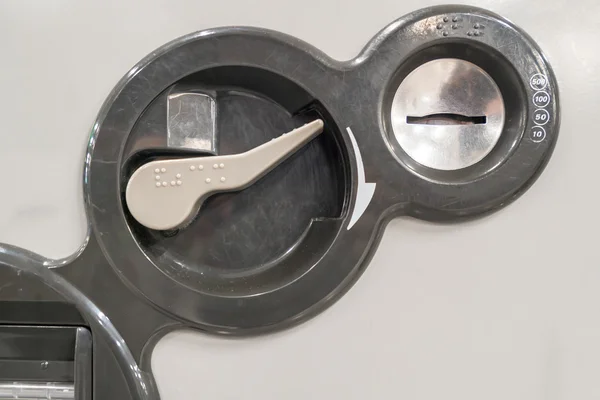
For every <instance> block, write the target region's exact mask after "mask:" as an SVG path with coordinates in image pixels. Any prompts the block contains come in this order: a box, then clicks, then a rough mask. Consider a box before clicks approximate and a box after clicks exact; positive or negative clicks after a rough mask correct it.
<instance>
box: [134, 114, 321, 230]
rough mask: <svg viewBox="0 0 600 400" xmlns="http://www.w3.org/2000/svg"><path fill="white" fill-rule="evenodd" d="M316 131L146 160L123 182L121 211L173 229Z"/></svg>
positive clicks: (317, 126) (307, 128) (311, 127)
mask: <svg viewBox="0 0 600 400" xmlns="http://www.w3.org/2000/svg"><path fill="white" fill-rule="evenodd" d="M322 131H323V121H322V120H320V119H318V120H315V121H312V122H310V123H308V124H306V125H304V126H302V127H300V128H297V129H294V130H293V131H291V132H289V133H285V134H283V135H281V136H280V137H278V138H275V139H273V140H271V141H270V142H267V143H265V144H263V145H261V146H258V147H255V148H254V149H252V150H249V151H247V152H245V153H241V154H233V155H225V156H214V157H210V156H209V157H193V158H180V159H175V160H159V161H152V162H149V163H147V164H144V165H142V166H141V167H140V168H138V169H137V170H136V171H135V172H134V173H133V175H132V176H131V178H130V179H129V182H128V184H127V190H126V193H125V198H126V202H127V207H128V208H129V211H130V212H131V215H133V217H134V218H135V219H136V220H137V221H138V222H139V223H140V224H142V225H144V226H146V227H148V228H151V229H158V230H166V229H173V228H176V227H179V226H181V225H184V224H185V223H187V222H188V221H189V220H190V219H191V218H193V217H194V215H195V214H196V212H197V211H198V209H199V208H200V206H201V205H202V202H203V201H204V200H205V199H206V198H207V197H208V196H210V195H211V194H214V193H217V192H229V191H235V190H240V189H244V188H246V187H248V186H249V185H251V184H252V183H254V182H256V181H257V180H259V179H260V178H261V177H262V176H264V175H265V174H267V173H268V172H269V171H270V170H271V169H273V168H274V167H276V166H277V165H278V164H279V163H280V162H282V161H283V160H285V159H286V158H288V157H289V156H290V155H292V154H293V153H294V152H296V150H298V149H299V148H301V147H302V146H304V145H305V144H306V143H308V142H309V141H310V140H312V139H313V138H314V137H315V136H317V135H318V134H320V133H321V132H322Z"/></svg>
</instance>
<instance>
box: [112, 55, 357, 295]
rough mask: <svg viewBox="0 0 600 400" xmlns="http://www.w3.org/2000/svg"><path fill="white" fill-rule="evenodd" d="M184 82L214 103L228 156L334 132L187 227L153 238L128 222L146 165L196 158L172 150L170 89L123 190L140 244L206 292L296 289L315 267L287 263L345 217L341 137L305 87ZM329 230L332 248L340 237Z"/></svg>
mask: <svg viewBox="0 0 600 400" xmlns="http://www.w3.org/2000/svg"><path fill="white" fill-rule="evenodd" d="M178 83H179V84H185V86H186V87H189V88H193V89H198V90H205V91H210V92H211V93H213V94H214V95H215V99H216V103H217V117H216V121H217V122H216V127H217V135H218V154H220V155H225V154H235V153H241V152H244V151H247V150H250V149H252V148H254V147H256V146H259V145H261V144H263V143H265V142H267V141H269V140H271V139H272V138H274V137H277V136H279V135H281V134H283V133H285V132H289V131H290V130H292V129H294V128H295V127H297V126H300V125H303V124H304V123H306V122H309V121H311V120H314V119H315V118H321V119H323V120H324V121H325V130H324V132H323V133H322V134H321V135H319V136H318V137H317V138H315V139H314V140H313V141H311V142H310V143H309V144H307V145H306V146H305V147H303V148H302V149H300V150H299V151H298V152H297V153H296V154H294V155H292V156H291V157H290V158H289V159H287V160H286V161H284V162H283V163H282V164H280V165H279V166H278V167H276V168H275V169H274V170H272V171H271V172H269V173H268V174H267V175H266V176H264V177H263V178H262V179H261V180H259V181H258V182H256V183H255V184H253V185H252V186H250V187H248V188H247V189H244V190H242V191H238V192H232V193H223V194H216V195H214V196H212V197H210V198H209V199H207V200H206V201H205V203H204V204H203V206H202V208H201V209H200V211H199V213H198V215H197V216H196V217H195V218H194V220H193V221H192V222H191V223H190V224H189V225H188V226H186V227H185V228H182V229H180V230H178V231H155V230H151V229H148V228H146V227H144V226H142V225H141V224H139V223H138V222H137V221H136V220H135V219H134V218H133V217H132V216H131V215H130V214H129V213H128V211H127V206H126V203H125V201H124V190H125V188H126V184H127V181H128V178H129V176H130V175H131V174H132V173H133V171H135V169H136V168H137V167H139V166H140V165H141V164H144V163H146V162H148V161H150V160H152V159H156V158H160V157H178V156H184V155H189V154H190V153H189V152H182V151H173V150H172V149H166V148H165V146H166V132H167V111H166V103H167V96H168V90H166V91H165V92H163V93H161V94H160V95H159V96H157V97H156V99H155V100H154V101H153V102H152V103H151V104H150V105H149V106H148V107H147V109H146V110H145V111H144V112H143V114H142V115H141V116H140V118H139V120H138V121H137V122H136V124H135V126H134V128H133V129H132V131H131V133H130V135H129V137H128V140H127V143H126V146H125V149H124V153H123V154H124V157H123V160H124V162H123V165H122V166H121V171H122V176H121V182H120V190H121V197H122V201H123V209H124V210H125V213H126V218H127V221H128V224H129V226H130V229H131V232H132V234H133V236H134V238H135V240H136V241H137V243H138V245H139V246H140V248H141V249H142V250H143V252H144V253H145V254H146V255H147V257H148V258H149V259H150V260H151V261H152V262H153V264H154V265H155V266H156V268H158V269H160V270H161V271H162V272H164V273H165V274H166V275H168V276H170V277H171V278H172V279H174V280H175V281H177V282H179V283H181V284H183V285H185V286H187V287H189V288H191V289H193V290H197V291H200V292H204V293H212V294H216V295H222V296H239V295H248V294H254V293H262V292H265V291H270V290H273V289H276V288H277V287H280V286H283V285H285V284H286V283H288V282H291V281H293V280H294V279H296V278H297V277H299V276H300V275H302V274H303V273H305V272H306V270H307V269H308V268H310V266H311V265H310V263H308V262H307V263H289V262H288V263H282V262H283V261H285V260H286V259H287V258H288V257H292V256H294V257H298V254H297V253H298V252H299V251H301V250H302V243H303V239H304V237H305V236H306V233H307V231H308V229H317V228H318V225H319V224H318V221H320V220H324V219H332V218H339V217H340V216H341V215H342V214H343V213H344V212H345V211H344V207H345V204H346V197H347V195H348V191H349V188H348V187H347V183H348V182H349V179H348V167H347V165H348V164H347V163H348V161H347V155H346V154H345V152H344V151H343V150H342V147H341V146H340V143H341V134H340V131H339V128H338V127H337V126H336V124H335V122H334V121H333V119H332V117H331V115H330V114H329V113H328V112H327V110H326V109H325V108H324V107H323V106H322V105H321V104H320V103H319V102H318V101H316V100H315V99H313V98H312V96H311V95H310V94H309V93H307V92H306V91H305V90H304V89H303V88H301V87H300V86H298V85H297V84H295V83H294V82H292V81H290V80H288V79H287V78H284V77H282V76H280V75H277V74H275V73H272V72H270V71H266V70H263V69H259V68H254V67H247V66H227V67H217V68H211V69H207V70H203V71H201V72H198V73H195V74H192V75H190V76H188V77H186V78H184V79H183V80H181V81H180V82H178ZM196 155H198V153H196ZM206 156H207V157H210V155H208V154H206ZM324 231H326V233H324V234H323V239H324V244H326V245H328V244H329V243H331V242H333V239H334V238H335V236H336V234H337V232H331V231H327V230H324ZM294 253H296V254H294ZM282 264H285V265H286V267H285V268H283V270H282V268H279V267H280V266H281V265H282ZM290 264H292V265H291V266H290Z"/></svg>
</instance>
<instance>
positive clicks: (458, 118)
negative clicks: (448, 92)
mask: <svg viewBox="0 0 600 400" xmlns="http://www.w3.org/2000/svg"><path fill="white" fill-rule="evenodd" d="M486 122H487V117H486V116H485V115H480V116H474V117H468V116H466V115H461V114H452V113H440V114H430V115H425V116H423V117H412V116H407V117H406V123H407V124H413V125H484V124H485V123H486Z"/></svg>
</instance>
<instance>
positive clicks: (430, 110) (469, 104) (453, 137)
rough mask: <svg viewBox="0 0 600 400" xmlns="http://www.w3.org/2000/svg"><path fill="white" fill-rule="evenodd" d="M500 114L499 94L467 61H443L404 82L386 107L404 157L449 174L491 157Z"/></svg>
mask: <svg viewBox="0 0 600 400" xmlns="http://www.w3.org/2000/svg"><path fill="white" fill-rule="evenodd" d="M504 114H505V111H504V101H503V99H502V93H501V92H500V89H499V88H498V85H497V84H496V82H494V80H493V79H492V77H491V76H490V75H489V74H488V73H486V72H485V71H484V70H483V69H481V68H479V67H478V66H477V65H475V64H473V63H471V62H469V61H465V60H460V59H455V58H443V59H438V60H433V61H429V62H427V63H425V64H423V65H421V66H419V67H417V68H416V69H415V70H413V71H412V72H411V73H410V74H408V76H407V77H406V78H404V80H403V81H402V83H401V84H400V86H399V87H398V90H397V91H396V94H395V95H394V99H393V101H392V108H391V126H392V130H393V132H394V136H395V138H396V140H397V141H398V143H399V144H400V146H401V147H402V149H403V150H404V151H405V152H406V154H408V156H409V157H411V158H412V159H413V160H415V161H416V162H418V163H419V164H421V165H423V166H425V167H429V168H433V169H438V170H447V171H449V170H457V169H462V168H466V167H469V166H471V165H473V164H475V163H477V162H479V161H481V160H482V159H483V158H484V157H485V156H487V155H488V154H489V153H490V152H491V151H492V149H493V148H494V146H495V145H496V143H497V142H498V140H499V139H500V135H501V134H502V129H503V127H504V116H505V115H504Z"/></svg>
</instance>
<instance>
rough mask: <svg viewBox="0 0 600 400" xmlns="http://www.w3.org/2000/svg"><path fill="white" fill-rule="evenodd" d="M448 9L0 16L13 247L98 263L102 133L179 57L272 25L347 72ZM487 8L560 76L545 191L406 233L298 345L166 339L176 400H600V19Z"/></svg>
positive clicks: (20, 2) (100, 4)
mask: <svg viewBox="0 0 600 400" xmlns="http://www.w3.org/2000/svg"><path fill="white" fill-rule="evenodd" d="M432 4H440V2H437V1H429V0H404V1H398V0H389V1H388V0H369V1H360V2H358V1H356V2H354V1H334V0H304V1H302V2H289V1H281V0H278V1H274V0H253V1H247V0H228V1H225V0H219V1H212V2H209V1H192V0H190V1H183V0H178V1H168V0H164V1H158V0H147V1H141V0H140V1H118V0H103V1H82V0H52V1H51V0H39V1H27V0H0V61H1V63H0V88H2V95H1V96H0V121H1V125H0V126H1V128H0V175H1V176H2V183H1V185H2V186H0V242H6V243H10V244H14V245H18V246H21V247H24V248H27V249H30V250H33V251H36V252H39V253H41V254H43V255H45V256H48V257H54V258H59V257H65V256H67V255H69V254H70V253H72V252H74V251H75V250H76V249H77V248H78V247H79V246H80V245H81V243H82V242H83V240H84V236H85V232H86V221H85V215H84V211H83V201H82V196H81V174H82V165H83V154H84V151H85V145H86V142H87V134H88V131H89V128H90V127H91V124H92V122H93V121H94V119H95V115H96V113H97V112H98V110H99V108H100V106H101V104H102V102H103V101H104V98H105V97H106V96H107V95H108V93H109V92H110V90H111V89H112V87H113V85H114V84H116V82H117V81H118V80H119V78H120V77H121V76H122V75H124V74H125V72H127V70H128V69H129V68H130V67H131V66H133V65H134V64H135V63H136V62H137V61H138V60H139V59H141V58H142V57H144V56H145V55H146V54H147V53H149V52H150V51H152V50H154V49H155V48H157V47H159V46H160V45H162V44H163V43H165V42H167V41H170V40H172V39H174V38H175V37H178V36H181V35H183V34H186V33H189V32H192V31H196V30H200V29H204V28H210V27H215V26H222V25H253V26H261V27H266V28H271V29H276V30H280V31H283V32H286V33H289V34H292V35H295V36H297V37H299V38H301V39H303V40H305V41H307V42H309V43H312V44H313V45H315V46H317V47H319V48H320V49H322V50H323V51H325V52H327V53H328V54H330V55H331V56H333V57H335V58H338V59H348V58H351V57H353V56H354V55H356V54H357V53H358V51H359V50H360V49H361V48H362V46H363V45H364V44H365V43H366V42H367V41H368V40H369V39H370V38H371V37H372V36H373V35H374V34H375V33H376V32H377V31H378V30H380V29H381V28H383V27H384V26H385V25H386V24H387V23H389V22H391V21H392V20H393V19H395V18H397V17H400V16H402V15H404V14H406V13H408V12H411V11H413V10H415V9H418V8H421V7H424V6H427V5H432ZM471 4H473V5H476V6H480V7H484V8H488V9H490V10H492V11H495V12H497V13H500V14H501V15H503V16H505V17H507V18H509V19H510V20H512V21H513V22H514V23H516V24H517V25H520V26H521V27H523V28H524V29H525V30H526V31H527V32H528V33H529V34H530V35H531V36H533V38H534V39H535V40H536V41H537V42H538V43H539V44H540V46H541V47H542V49H543V50H544V51H545V53H546V55H547V56H548V59H549V61H550V63H551V65H552V66H553V67H554V70H555V73H556V75H557V77H558V80H559V86H560V91H561V96H562V98H561V105H562V129H561V133H560V138H559V142H558V145H557V147H556V151H555V153H554V156H553V158H552V159H551V162H550V164H549V166H548V167H547V169H546V170H545V172H544V173H543V175H542V176H541V178H540V179H539V180H538V181H537V183H536V184H535V185H534V186H533V187H532V188H531V189H530V190H529V191H528V192H527V193H526V194H525V195H524V196H523V197H522V198H520V199H519V200H518V201H517V202H516V203H514V204H513V205H511V206H509V207H508V208H506V209H504V210H502V211H500V212H498V213H496V214H493V215H492V216H489V217H486V218H484V219H481V220H478V221H475V222H470V223H466V224H461V225H452V226H440V225H434V224H427V223H423V222H419V221H414V220H409V219H399V220H396V221H394V222H392V223H391V224H390V226H389V227H388V229H387V231H386V233H385V236H384V238H383V240H382V243H381V245H380V247H379V251H378V253H377V255H376V256H375V258H374V259H373V261H372V263H371V265H370V267H369V268H368V269H367V271H366V272H365V274H364V275H363V277H362V278H361V279H360V280H359V282H358V283H357V284H356V286H355V287H353V288H352V290H350V292H349V293H348V294H347V295H346V296H345V297H343V298H342V299H341V300H340V301H339V302H338V303H336V304H335V305H334V306H333V307H332V308H330V309H329V310H327V311H326V312H325V313H323V314H321V315H320V316H318V317H317V318H315V319H313V320H311V321H309V322H307V323H305V324H303V325H301V326H299V327H297V328H294V329H292V330H289V331H285V332H281V333H278V334H274V335H269V336H264V337H258V338H252V339H241V340H231V339H221V338H216V337H207V336H204V335H202V334H199V333H196V332H177V333H173V334H171V335H169V336H167V337H166V338H165V339H163V340H162V341H161V342H160V343H159V344H158V346H157V348H156V350H155V352H154V355H153V369H154V371H155V374H156V377H157V381H158V384H159V387H160V391H161V394H162V397H163V399H164V400H179V399H196V398H205V399H240V398H245V399H260V400H271V399H272V400H276V399H289V400H295V399H307V398H309V399H379V398H393V399H406V400H409V399H410V400H439V399H460V400H482V399H485V400H496V399H497V400H508V399H510V400H519V399H522V400H533V399H544V400H572V399H577V400H585V399H597V398H599V397H600V379H598V376H599V373H600V312H599V311H600V290H598V287H599V286H600V255H599V254H598V250H597V249H598V238H599V237H600V235H599V234H598V232H597V229H598V224H599V222H600V208H599V207H598V205H596V204H595V202H596V201H597V199H598V198H599V197H600V190H599V189H598V187H599V183H598V182H599V180H598V173H599V171H600V168H598V164H597V163H598V160H599V157H598V149H599V148H600V134H599V133H598V128H597V127H596V126H595V124H594V122H593V121H594V120H595V117H596V116H597V115H598V113H599V112H600V78H599V76H600V52H599V51H598V48H599V47H598V46H599V43H600V3H599V2H597V1H595V0H554V1H545V0H529V1H520V0H473V1H472V2H471ZM59 230H60V233H58V232H59Z"/></svg>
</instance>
